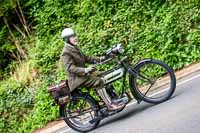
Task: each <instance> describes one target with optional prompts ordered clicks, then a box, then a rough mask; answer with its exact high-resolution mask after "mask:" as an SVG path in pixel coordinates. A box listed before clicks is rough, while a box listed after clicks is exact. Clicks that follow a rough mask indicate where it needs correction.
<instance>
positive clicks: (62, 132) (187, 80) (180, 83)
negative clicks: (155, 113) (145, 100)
mask: <svg viewBox="0 0 200 133" xmlns="http://www.w3.org/2000/svg"><path fill="white" fill-rule="evenodd" d="M199 77H200V74H199V75H196V76H194V77H192V78H189V79H186V80H184V81H181V82H179V83H177V84H176V87H177V86H179V85H182V84H184V83H186V82H189V81H191V80H194V79H196V78H199ZM166 90H167V89H164V90H161V91H158V92H156V93H154V94H152V95H151V96H154V95H157V94H159V93H162V92H163V91H166ZM136 103H137V101H135V102H131V103H129V104H127V107H128V106H131V105H133V104H136ZM70 130H72V129H71V128H67V129H65V130H63V131H61V132H59V133H66V132H68V131H70Z"/></svg>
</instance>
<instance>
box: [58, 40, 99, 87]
mask: <svg viewBox="0 0 200 133" xmlns="http://www.w3.org/2000/svg"><path fill="white" fill-rule="evenodd" d="M100 59H101V57H89V56H86V55H85V54H83V53H82V52H81V50H80V49H79V48H78V47H76V46H72V45H70V44H67V43H66V44H65V45H64V48H63V51H62V53H61V61H62V63H63V65H64V67H65V70H66V73H67V77H68V84H69V88H70V91H73V90H74V89H76V88H78V87H79V86H80V85H81V84H82V83H84V82H85V81H86V80H87V79H88V78H89V76H88V75H87V74H86V73H85V63H90V64H93V63H94V62H95V61H97V62H99V61H100Z"/></svg>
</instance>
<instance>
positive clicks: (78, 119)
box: [63, 95, 100, 132]
mask: <svg viewBox="0 0 200 133" xmlns="http://www.w3.org/2000/svg"><path fill="white" fill-rule="evenodd" d="M96 107H97V105H96V104H95V103H94V102H93V100H92V99H90V98H89V97H87V98H86V97H85V96H82V95H75V96H73V99H72V100H71V102H70V103H67V104H66V105H65V106H64V108H63V112H64V117H65V119H64V121H65V122H66V124H67V125H68V126H69V127H70V128H72V129H74V130H76V131H78V132H88V131H90V130H92V129H94V128H96V127H97V126H98V124H99V122H100V121H95V122H93V123H90V121H91V120H92V119H94V118H96V117H97V116H98V113H97V109H96Z"/></svg>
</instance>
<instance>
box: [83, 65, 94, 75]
mask: <svg viewBox="0 0 200 133" xmlns="http://www.w3.org/2000/svg"><path fill="white" fill-rule="evenodd" d="M95 70H96V68H95V67H94V66H91V67H87V68H85V73H86V74H90V73H92V72H94V71H95Z"/></svg>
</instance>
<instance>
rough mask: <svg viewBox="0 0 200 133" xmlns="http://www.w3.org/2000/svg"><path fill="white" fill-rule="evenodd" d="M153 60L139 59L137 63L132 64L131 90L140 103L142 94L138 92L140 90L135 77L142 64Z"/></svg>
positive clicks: (130, 72) (130, 73) (130, 75)
mask: <svg viewBox="0 0 200 133" xmlns="http://www.w3.org/2000/svg"><path fill="white" fill-rule="evenodd" d="M151 60H152V59H143V60H140V61H138V62H137V63H136V64H135V65H130V66H131V69H132V71H129V86H130V90H131V93H132V95H133V97H134V98H135V99H136V100H137V101H138V103H140V102H141V98H140V95H139V94H138V91H137V89H136V86H135V80H134V79H135V77H136V76H137V69H138V68H139V67H140V66H141V65H143V64H145V63H148V62H151Z"/></svg>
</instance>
